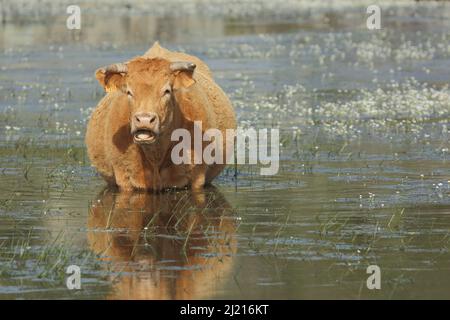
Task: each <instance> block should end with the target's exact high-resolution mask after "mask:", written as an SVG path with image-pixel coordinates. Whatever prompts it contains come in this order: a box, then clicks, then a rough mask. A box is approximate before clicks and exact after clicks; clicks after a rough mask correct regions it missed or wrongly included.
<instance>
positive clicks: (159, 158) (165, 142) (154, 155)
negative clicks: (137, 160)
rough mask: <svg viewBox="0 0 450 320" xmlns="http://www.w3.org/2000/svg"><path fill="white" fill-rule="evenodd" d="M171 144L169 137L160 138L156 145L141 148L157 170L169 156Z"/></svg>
mask: <svg viewBox="0 0 450 320" xmlns="http://www.w3.org/2000/svg"><path fill="white" fill-rule="evenodd" d="M170 143H171V141H170V136H169V137H160V138H159V141H157V142H155V143H154V144H151V145H142V146H141V148H142V151H143V152H144V155H145V158H146V160H147V161H148V162H149V164H150V165H151V166H153V167H157V168H155V169H159V168H161V166H162V165H163V162H164V159H165V158H166V155H167V151H168V150H169V147H170Z"/></svg>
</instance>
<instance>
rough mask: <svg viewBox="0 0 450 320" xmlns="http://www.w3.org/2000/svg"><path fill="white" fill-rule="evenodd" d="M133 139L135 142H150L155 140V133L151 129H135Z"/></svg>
mask: <svg viewBox="0 0 450 320" xmlns="http://www.w3.org/2000/svg"><path fill="white" fill-rule="evenodd" d="M133 139H134V142H135V143H137V144H151V143H153V142H155V141H156V134H155V133H154V132H153V131H151V130H145V129H142V130H136V132H134V133H133Z"/></svg>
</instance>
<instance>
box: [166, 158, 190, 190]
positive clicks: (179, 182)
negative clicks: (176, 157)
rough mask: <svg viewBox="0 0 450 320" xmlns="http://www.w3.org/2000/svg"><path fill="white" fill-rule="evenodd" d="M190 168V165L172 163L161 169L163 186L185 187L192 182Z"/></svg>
mask: <svg viewBox="0 0 450 320" xmlns="http://www.w3.org/2000/svg"><path fill="white" fill-rule="evenodd" d="M190 171H191V170H190V168H189V166H188V165H184V164H181V165H174V164H173V165H170V166H169V167H166V168H164V169H162V170H161V171H160V179H161V188H162V189H168V188H178V189H181V188H184V187H186V186H188V185H189V183H190V179H189V177H190Z"/></svg>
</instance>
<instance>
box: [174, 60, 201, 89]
mask: <svg viewBox="0 0 450 320" xmlns="http://www.w3.org/2000/svg"><path fill="white" fill-rule="evenodd" d="M195 67H196V66H195V64H194V63H192V62H173V63H172V64H171V65H170V69H171V70H172V71H173V72H174V74H175V80H174V82H173V88H174V89H175V90H176V89H180V88H189V87H190V86H192V85H193V84H194V83H195V79H194V70H195Z"/></svg>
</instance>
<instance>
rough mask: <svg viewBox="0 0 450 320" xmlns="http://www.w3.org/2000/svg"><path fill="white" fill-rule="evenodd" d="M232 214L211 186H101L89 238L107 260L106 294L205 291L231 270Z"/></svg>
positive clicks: (160, 295) (201, 294)
mask: <svg viewBox="0 0 450 320" xmlns="http://www.w3.org/2000/svg"><path fill="white" fill-rule="evenodd" d="M236 226H237V225H236V219H235V217H234V216H233V214H232V209H231V207H230V205H229V204H228V202H227V201H226V200H225V198H224V197H223V195H222V194H221V193H219V192H218V191H217V189H215V188H208V189H206V190H204V191H203V192H202V193H192V192H191V191H180V192H170V193H163V194H149V193H123V192H120V193H118V192H116V191H113V190H109V189H107V190H105V191H103V192H102V193H100V195H99V197H98V199H97V200H96V201H94V203H93V204H92V206H91V210H90V213H89V218H88V228H89V232H88V241H89V245H90V247H91V248H92V250H93V251H94V252H96V253H97V254H100V255H101V256H102V257H104V259H105V260H107V261H109V262H110V263H105V265H108V268H109V269H110V270H109V271H110V273H109V274H110V280H111V281H112V283H113V293H112V294H111V295H110V296H109V298H112V299H200V298H207V297H211V296H212V295H213V294H214V293H215V292H217V290H220V286H222V285H223V284H224V280H226V279H227V276H230V271H231V267H232V258H233V254H234V252H235V250H236V239H235V236H234V235H235V231H236Z"/></svg>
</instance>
